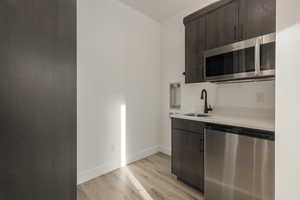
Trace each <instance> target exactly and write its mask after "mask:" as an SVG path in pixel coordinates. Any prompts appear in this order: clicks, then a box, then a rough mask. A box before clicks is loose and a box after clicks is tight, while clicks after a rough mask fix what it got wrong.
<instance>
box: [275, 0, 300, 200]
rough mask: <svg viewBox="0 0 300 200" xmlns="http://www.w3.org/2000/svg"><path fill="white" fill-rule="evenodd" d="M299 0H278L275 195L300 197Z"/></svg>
mask: <svg viewBox="0 0 300 200" xmlns="http://www.w3.org/2000/svg"><path fill="white" fill-rule="evenodd" d="M299 8H300V1H299V0H277V32H278V33H277V55H276V58H277V61H276V62H277V66H278V67H277V79H276V154H275V155H276V199H277V200H282V199H286V200H294V199H299V197H300V190H299V180H300V158H299V155H300V147H299V141H300V133H299V123H300V118H299V113H300V92H299V91H300V89H299V88H300V87H299V86H300V83H299V74H300V59H299V56H300V54H299V46H300V12H299Z"/></svg>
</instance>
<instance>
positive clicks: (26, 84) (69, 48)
mask: <svg viewBox="0 0 300 200" xmlns="http://www.w3.org/2000/svg"><path fill="white" fill-rule="evenodd" d="M0 27H1V31H0V44H1V45H0V66H1V67H0V92H1V98H0V121H1V128H0V158H1V164H0V188H1V189H0V199H1V200H2V199H3V200H20V199H22V200H41V199H43V200H54V199H55V200H75V199H76V0H26V1H22V0H1V3H0Z"/></svg>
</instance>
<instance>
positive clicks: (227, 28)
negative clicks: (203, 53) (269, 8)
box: [205, 0, 252, 49]
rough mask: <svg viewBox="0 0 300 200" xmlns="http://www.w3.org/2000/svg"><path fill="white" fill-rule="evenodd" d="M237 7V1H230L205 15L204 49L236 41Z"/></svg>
mask: <svg viewBox="0 0 300 200" xmlns="http://www.w3.org/2000/svg"><path fill="white" fill-rule="evenodd" d="M251 1H252V0H251ZM238 9H239V4H238V1H231V2H229V3H227V4H225V5H223V6H221V7H219V8H217V9H215V10H213V11H211V12H209V13H208V14H207V15H206V17H205V19H206V49H213V48H216V47H220V46H223V45H226V44H230V43H233V42H236V41H237V39H238V38H237V33H238Z"/></svg>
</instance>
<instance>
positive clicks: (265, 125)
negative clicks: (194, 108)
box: [170, 114, 275, 132]
mask: <svg viewBox="0 0 300 200" xmlns="http://www.w3.org/2000/svg"><path fill="white" fill-rule="evenodd" d="M170 117H171V118H178V119H187V120H193V121H200V122H207V123H214V124H221V125H229V126H237V127H243V128H250V129H257V130H264V131H270V132H275V120H274V119H264V118H253V117H240V116H239V117H235V116H225V115H217V114H212V115H209V117H192V116H186V115H184V114H171V115H170Z"/></svg>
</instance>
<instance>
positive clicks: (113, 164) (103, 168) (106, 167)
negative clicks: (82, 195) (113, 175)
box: [77, 146, 160, 185]
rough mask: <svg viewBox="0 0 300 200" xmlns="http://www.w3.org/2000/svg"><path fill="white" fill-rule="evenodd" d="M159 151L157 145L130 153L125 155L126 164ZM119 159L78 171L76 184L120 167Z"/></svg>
mask: <svg viewBox="0 0 300 200" xmlns="http://www.w3.org/2000/svg"><path fill="white" fill-rule="evenodd" d="M159 151H160V147H159V146H155V147H151V148H148V149H145V150H143V151H140V152H138V153H136V154H132V155H127V164H130V163H132V162H135V161H137V160H141V159H143V158H146V157H148V156H150V155H153V154H156V153H157V152H159ZM120 167H121V165H120V161H109V162H107V163H105V164H102V165H99V166H97V167H95V168H93V169H89V170H86V171H83V172H80V173H79V174H78V178H77V185H79V184H81V183H84V182H87V181H89V180H92V179H94V178H96V177H98V176H101V175H104V174H106V173H109V172H111V171H113V170H115V169H118V168H120Z"/></svg>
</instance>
